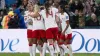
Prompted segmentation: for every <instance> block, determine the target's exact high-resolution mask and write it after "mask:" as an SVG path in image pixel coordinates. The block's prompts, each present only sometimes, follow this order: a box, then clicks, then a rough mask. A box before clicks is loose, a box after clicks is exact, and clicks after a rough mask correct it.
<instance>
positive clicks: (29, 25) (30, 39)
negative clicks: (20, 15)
mask: <svg viewBox="0 0 100 56" xmlns="http://www.w3.org/2000/svg"><path fill="white" fill-rule="evenodd" d="M27 8H28V11H25V15H24V19H25V22H26V26H27V37H28V42H29V52H30V56H33V50H32V44H33V36H32V29H33V20H32V18H31V17H30V16H29V14H31V13H33V6H32V4H28V6H27Z"/></svg>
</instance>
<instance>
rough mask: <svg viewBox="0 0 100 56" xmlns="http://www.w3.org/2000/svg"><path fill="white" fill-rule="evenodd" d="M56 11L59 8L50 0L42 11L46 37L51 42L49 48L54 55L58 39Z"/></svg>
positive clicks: (52, 55)
mask: <svg viewBox="0 0 100 56" xmlns="http://www.w3.org/2000/svg"><path fill="white" fill-rule="evenodd" d="M56 12H57V10H56V9H55V8H54V7H53V6H52V4H51V3H50V1H48V2H46V4H45V9H44V10H42V11H41V13H40V15H42V17H43V18H44V21H45V28H46V38H47V42H48V43H49V45H48V48H49V50H50V55H51V56H54V40H55V39H57V35H58V26H57V23H56V19H55V14H56Z"/></svg>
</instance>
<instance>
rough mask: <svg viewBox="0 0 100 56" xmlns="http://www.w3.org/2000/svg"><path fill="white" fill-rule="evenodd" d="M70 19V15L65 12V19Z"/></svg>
mask: <svg viewBox="0 0 100 56" xmlns="http://www.w3.org/2000/svg"><path fill="white" fill-rule="evenodd" d="M68 20H69V15H68V14H67V13H65V21H68Z"/></svg>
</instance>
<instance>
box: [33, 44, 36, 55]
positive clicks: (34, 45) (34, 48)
mask: <svg viewBox="0 0 100 56" xmlns="http://www.w3.org/2000/svg"><path fill="white" fill-rule="evenodd" d="M35 54H36V44H33V56H35Z"/></svg>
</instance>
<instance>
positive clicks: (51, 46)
mask: <svg viewBox="0 0 100 56" xmlns="http://www.w3.org/2000/svg"><path fill="white" fill-rule="evenodd" d="M49 50H50V56H54V47H53V45H49Z"/></svg>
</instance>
